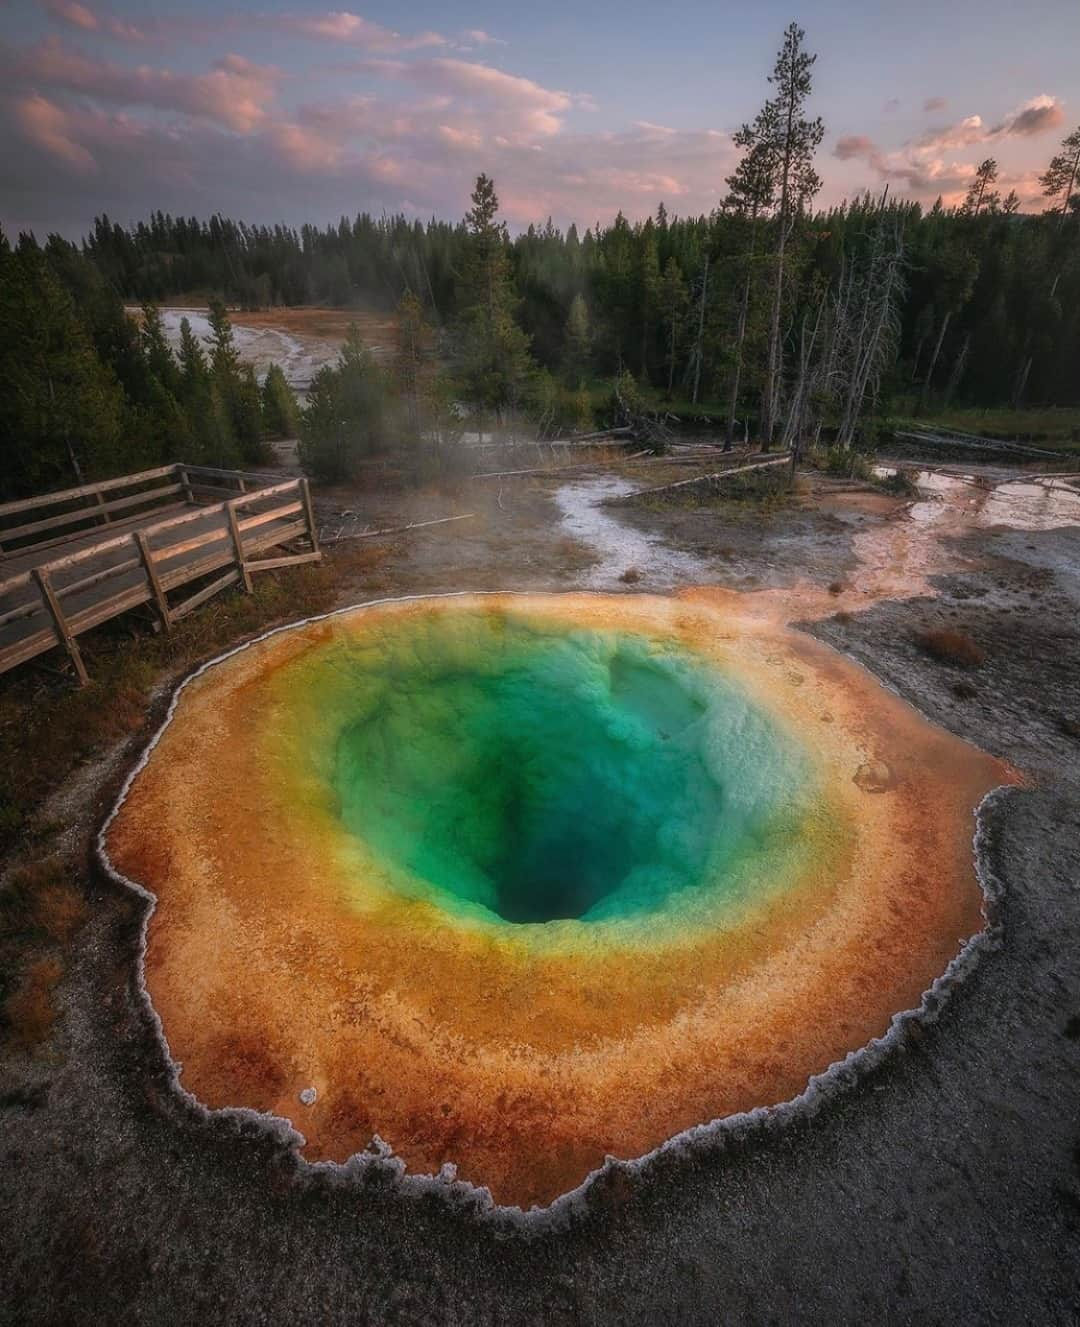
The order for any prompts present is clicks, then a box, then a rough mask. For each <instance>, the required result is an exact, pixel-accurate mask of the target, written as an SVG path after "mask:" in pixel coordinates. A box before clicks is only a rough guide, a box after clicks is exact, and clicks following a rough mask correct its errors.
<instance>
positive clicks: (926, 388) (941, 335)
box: [920, 309, 952, 410]
mask: <svg viewBox="0 0 1080 1327" xmlns="http://www.w3.org/2000/svg"><path fill="white" fill-rule="evenodd" d="M951 319H952V309H950V310H949V312H948V313H947V314H946V315H945V317H944V318H943V319H942V320H941V331H940V332H938V338H937V340H936V341H935V342H934V353H933V354H932V355H931V356H930V367H929V368H928V369H927V371H926V381H925V382H924V383H923V390H922V401H921V402H920V404H921V406H922V408H923V409H924V410H925V409H926V403H927V401H929V399H930V384H931V382H932V381H933V378H934V370H935V369H936V368H937V362H938V356H939V355H940V354H941V343H942V342H943V341H944V340H945V333H946V331H947V330H948V327H949V322H950V321H951Z"/></svg>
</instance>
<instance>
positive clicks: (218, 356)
mask: <svg viewBox="0 0 1080 1327" xmlns="http://www.w3.org/2000/svg"><path fill="white" fill-rule="evenodd" d="M208 320H209V323H210V336H209V338H208V344H209V347H210V368H211V369H212V371H213V373H214V377H215V378H217V379H218V381H219V382H222V383H225V382H231V381H232V380H233V379H234V378H235V377H236V375H237V372H238V370H239V367H240V358H239V356H238V354H237V351H236V340H235V338H234V336H233V329H232V323H231V322H230V321H229V315H228V313H227V311H226V309H225V305H224V303H223V302H222V301H221V300H220V299H218V298H217V297H216V296H215V297H214V298H213V299H211V300H210V312H209V315H208Z"/></svg>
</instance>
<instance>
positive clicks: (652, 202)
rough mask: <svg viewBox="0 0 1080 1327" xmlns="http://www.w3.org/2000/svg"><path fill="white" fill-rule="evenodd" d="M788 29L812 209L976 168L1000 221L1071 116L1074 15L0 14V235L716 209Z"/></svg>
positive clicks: (104, 10) (1052, 10)
mask: <svg viewBox="0 0 1080 1327" xmlns="http://www.w3.org/2000/svg"><path fill="white" fill-rule="evenodd" d="M792 19H794V20H795V21H796V22H798V23H799V24H800V25H801V26H802V27H803V28H804V29H805V30H806V40H807V46H808V48H809V49H810V50H812V51H814V52H816V53H817V56H818V60H817V64H816V66H815V71H814V92H813V96H812V99H811V102H810V107H809V109H810V112H811V113H812V114H817V115H820V116H822V118H823V119H824V121H825V125H826V136H825V140H824V142H823V144H822V147H821V150H820V153H819V158H818V170H819V173H820V175H821V176H822V178H823V181H824V185H823V189H822V192H821V194H820V195H819V197H818V200H817V203H818V205H819V206H827V205H829V204H832V203H835V202H838V201H840V200H841V199H842V198H844V197H850V196H852V195H854V194H856V193H859V192H861V191H863V190H866V189H874V190H878V189H880V188H881V187H882V186H883V185H884V184H885V183H888V184H889V186H890V189H891V191H892V192H893V193H896V194H900V195H902V196H908V197H912V198H917V199H919V200H920V201H922V202H924V203H927V204H931V203H933V201H934V199H935V198H937V197H938V196H939V195H941V196H943V197H944V199H945V201H946V203H952V202H958V201H960V200H961V199H962V197H963V194H964V191H965V190H966V187H967V185H968V183H969V181H970V179H971V176H972V175H973V173H974V170H975V167H976V166H977V165H978V163H979V162H980V161H981V160H983V159H984V158H985V157H989V156H992V157H994V158H995V159H996V160H997V161H998V163H999V166H1000V172H1001V173H1000V179H999V187H1000V188H1001V190H1002V191H1003V192H1008V191H1009V190H1010V189H1015V190H1016V192H1017V194H1018V195H1019V197H1020V199H1021V202H1022V205H1023V208H1024V210H1028V211H1035V210H1038V209H1039V208H1040V207H1041V206H1042V201H1041V199H1040V195H1039V186H1038V175H1039V174H1040V173H1041V172H1042V171H1043V170H1045V168H1046V164H1047V163H1048V161H1049V160H1050V158H1051V157H1052V156H1053V154H1054V152H1055V151H1056V149H1057V147H1058V144H1059V142H1060V140H1061V138H1062V137H1064V135H1065V134H1066V133H1067V132H1069V131H1070V130H1071V129H1073V128H1075V127H1076V126H1077V125H1078V124H1080V59H1078V52H1080V0H1028V3H1026V4H1024V5H1020V4H1018V3H1017V2H1016V0H944V2H943V0H903V2H902V3H901V2H900V0H894V2H893V3H882V2H881V0H801V3H799V0H783V2H780V0H753V2H752V3H751V2H746V3H734V2H733V0H674V2H672V0H667V2H666V3H665V0H653V2H652V3H650V4H645V3H643V0H577V2H576V3H567V2H566V0H548V2H547V3H546V4H536V3H533V4H528V5H522V4H518V5H515V6H508V5H506V4H505V3H502V4H496V3H494V2H493V0H442V2H441V3H435V0H412V3H410V4H408V5H403V4H401V3H400V0H398V3H391V2H390V0H372V3H369V4H364V5H363V6H362V7H359V8H357V9H331V8H327V7H325V6H324V5H322V4H320V3H318V0H277V2H276V3H275V0H269V2H268V3H267V4H266V5H265V6H263V5H260V6H259V7H246V8H245V7H240V6H239V5H237V4H236V3H235V0H214V2H213V3H212V2H211V0H154V2H153V3H145V2H144V3H134V2H133V0H0V144H2V145H3V146H2V147H0V225H2V226H3V228H4V230H5V232H7V233H8V234H10V235H12V236H14V235H16V234H17V233H18V232H19V231H20V230H33V231H34V232H35V233H36V234H37V235H38V236H39V238H41V237H44V236H45V235H47V234H48V233H50V232H52V231H58V232H60V233H61V234H64V235H67V236H69V237H70V238H73V239H77V238H79V237H80V236H81V235H83V234H84V233H85V232H86V231H87V229H88V228H89V226H90V224H91V223H92V220H93V218H94V217H95V216H96V215H98V214H100V213H107V214H108V215H109V216H110V217H111V218H112V219H113V220H115V221H120V222H123V223H129V222H131V221H135V220H138V219H140V218H142V217H145V216H146V215H147V214H148V213H149V212H151V211H152V210H157V209H161V210H163V211H169V212H173V213H182V214H185V215H196V216H203V217H205V216H208V215H209V214H211V213H213V212H222V213H224V214H226V215H229V216H232V217H235V218H237V219H243V220H247V221H251V222H268V223H270V222H277V221H283V222H286V223H288V224H290V225H298V224H301V223H303V222H305V221H310V222H314V223H317V224H326V223H329V222H336V221H337V220H338V219H339V218H340V217H341V216H343V215H347V216H350V217H351V216H353V215H355V214H356V213H357V212H359V211H368V212H371V213H373V214H376V215H378V214H381V213H383V212H387V213H396V212H405V213H406V214H407V215H413V216H419V217H421V218H427V217H429V216H432V215H435V216H440V217H444V218H448V219H452V220H456V219H457V218H459V217H460V216H461V215H462V214H463V212H464V210H465V208H466V207H467V205H468V195H469V192H470V190H471V188H472V185H473V182H474V180H475V177H476V175H477V174H478V173H479V172H481V171H484V172H486V173H487V174H489V175H492V176H493V177H494V179H495V182H496V186H497V189H498V192H499V196H500V199H501V202H502V214H503V216H504V217H505V218H506V220H507V222H508V223H509V224H510V226H511V228H512V229H515V230H517V229H520V228H522V227H524V226H526V225H528V224H529V222H531V221H536V222H543V221H544V220H546V219H547V217H549V216H550V217H552V218H553V219H554V221H555V222H556V224H557V225H560V226H566V225H568V224H569V223H570V222H576V223H577V225H578V226H579V227H583V226H589V225H593V224H594V223H596V222H598V221H599V222H605V223H606V222H608V221H610V220H611V218H612V217H614V215H615V214H616V212H617V211H619V210H620V209H621V210H622V211H623V212H624V213H625V214H626V215H627V216H629V217H630V218H632V219H636V218H639V217H642V216H645V215H648V214H650V213H654V212H655V211H656V209H657V207H658V205H659V204H660V203H661V202H663V203H664V204H665V206H666V207H667V210H668V212H669V213H675V214H679V215H684V216H685V215H697V214H700V213H703V212H708V211H709V210H711V208H713V207H714V206H716V204H717V203H718V201H719V200H720V198H721V197H722V196H723V194H724V192H725V185H724V177H725V176H726V175H728V174H730V173H731V170H732V169H733V167H734V165H735V162H736V161H737V159H738V152H737V149H736V148H735V147H734V145H733V143H732V140H731V135H732V133H733V131H734V130H736V129H737V128H738V126H739V124H740V123H741V122H743V121H744V120H749V119H752V118H753V116H754V114H755V112H756V111H757V109H758V108H759V106H760V104H761V102H762V101H763V99H764V98H765V97H766V96H767V95H768V90H769V88H768V84H767V82H766V76H767V75H768V73H769V72H770V70H771V68H772V65H773V61H774V58H775V53H776V50H777V48H778V46H779V44H780V41H781V38H782V35H783V31H784V28H785V26H786V24H787V23H788V22H790V21H791V20H792Z"/></svg>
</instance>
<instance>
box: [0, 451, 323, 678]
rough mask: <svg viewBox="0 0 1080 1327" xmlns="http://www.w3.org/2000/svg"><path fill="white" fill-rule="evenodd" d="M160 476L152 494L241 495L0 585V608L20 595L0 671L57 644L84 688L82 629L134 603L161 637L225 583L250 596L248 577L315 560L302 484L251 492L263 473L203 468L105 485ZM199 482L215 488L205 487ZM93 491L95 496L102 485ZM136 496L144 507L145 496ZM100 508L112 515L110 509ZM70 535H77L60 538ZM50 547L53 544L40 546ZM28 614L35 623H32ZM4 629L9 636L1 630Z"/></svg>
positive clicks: (3, 642) (7, 618) (6, 623)
mask: <svg viewBox="0 0 1080 1327" xmlns="http://www.w3.org/2000/svg"><path fill="white" fill-rule="evenodd" d="M164 476H169V477H171V478H172V480H173V482H172V483H169V484H166V485H163V486H159V488H158V490H157V492H158V495H159V496H160V494H161V493H163V492H167V493H168V494H171V493H172V492H174V491H179V492H185V495H186V494H187V492H189V491H190V492H191V493H192V494H194V492H196V491H200V490H202V489H204V488H215V489H217V491H219V492H220V491H222V486H223V483H224V482H228V483H236V484H237V485H238V487H239V488H240V489H241V491H240V492H239V493H237V496H235V497H231V498H227V499H225V500H224V501H220V502H216V503H210V504H209V505H204V506H197V507H186V509H185V510H184V511H183V512H182V514H179V515H174V516H171V517H167V518H166V519H163V520H158V521H154V522H153V523H151V524H149V525H142V526H140V527H139V528H137V529H134V530H129V531H127V532H126V533H124V534H118V535H114V536H111V537H110V536H104V537H103V538H101V539H96V540H94V542H93V543H91V544H89V545H87V546H86V547H84V548H80V549H79V550H78V551H77V552H73V553H69V554H67V555H65V556H59V557H55V558H52V559H49V560H46V561H41V562H39V563H37V564H36V565H34V566H33V567H31V568H30V569H29V570H27V571H23V572H21V573H20V574H18V575H15V576H11V577H8V578H7V579H5V580H3V581H0V603H3V601H4V600H5V599H10V598H13V597H14V598H16V599H19V598H22V601H21V602H17V603H16V604H15V605H14V606H12V607H10V608H8V609H7V610H6V611H3V612H0V672H4V671H6V670H7V669H9V668H13V667H15V666H16V665H17V664H20V663H23V662H26V661H27V660H29V659H31V658H34V657H35V656H36V655H38V654H41V653H43V652H44V651H45V650H48V649H51V648H53V647H54V646H56V645H58V644H59V645H63V646H64V648H65V649H66V650H67V652H68V654H69V656H70V658H71V661H72V663H73V665H74V667H75V671H76V673H77V674H78V676H79V679H80V681H82V682H85V681H87V672H86V667H85V664H84V663H83V659H82V655H81V653H80V651H79V645H78V639H77V638H78V636H80V635H81V634H82V633H83V632H84V631H88V630H90V628H91V627H95V626H98V625H99V624H100V623H102V622H105V621H107V620H108V619H110V618H113V617H116V616H118V615H119V614H120V613H123V612H126V611H127V610H128V609H131V608H135V607H138V606H139V605H141V604H151V605H152V606H153V608H154V609H155V611H156V613H157V616H158V618H159V619H160V622H161V625H162V627H163V628H164V629H165V630H166V631H167V630H169V629H170V628H171V626H172V624H173V623H174V622H176V621H177V620H178V619H180V618H182V617H184V616H185V615H186V614H187V613H190V612H191V611H192V610H193V609H194V608H197V607H198V606H199V605H200V604H202V603H205V602H206V600H208V599H209V598H211V597H212V596H213V595H215V594H217V593H218V592H219V591H221V590H223V589H225V588H226V587H227V586H229V585H232V584H235V583H237V582H239V583H241V584H242V586H243V588H244V589H245V590H247V591H250V590H251V588H252V576H253V575H254V574H255V573H257V572H260V571H268V570H272V569H274V568H277V567H287V566H296V565H299V564H301V563H305V562H314V561H317V560H318V559H319V557H320V556H321V555H320V551H319V544H318V535H317V531H316V525H315V518H314V514H313V511H312V506H311V495H310V492H309V490H308V483H307V480H306V479H289V480H286V481H284V482H281V483H270V484H269V485H267V486H264V487H254V485H256V484H258V483H259V482H260V481H262V480H263V479H264V477H263V476H257V475H250V474H243V473H242V472H240V471H224V470H210V469H208V468H207V467H197V466H170V467H164V468H163V469H162V470H160V471H146V472H143V474H141V475H129V476H126V478H125V479H124V480H110V481H107V483H108V484H110V485H111V486H112V487H113V488H121V489H122V488H124V487H130V486H132V485H135V484H145V483H147V482H148V481H150V480H156V479H159V478H161V477H164ZM203 479H206V480H210V481H217V482H211V483H207V484H204V483H202V482H201V481H202V480H203ZM97 487H98V490H100V488H101V487H102V486H100V485H99V486H97ZM248 490H250V491H248ZM91 491H93V490H91V488H90V487H89V486H88V487H87V489H85V490H83V489H80V490H74V489H73V490H69V491H68V492H67V493H65V494H52V495H49V498H45V499H40V500H37V501H38V502H39V503H40V505H41V506H42V507H45V506H47V505H49V504H50V500H51V501H52V502H54V503H55V502H70V501H71V500H73V499H74V498H75V497H82V496H84V494H85V493H87V492H91ZM106 491H108V490H106ZM224 491H229V490H228V489H225V490H224ZM136 496H137V497H138V498H140V499H143V500H145V501H150V500H151V490H149V489H147V490H145V491H144V492H142V493H140V494H138V495H136ZM106 505H109V506H113V508H114V509H115V504H112V503H109V504H106ZM131 505H134V503H132V504H131ZM14 507H17V508H20V510H21V511H22V512H25V511H27V510H30V508H28V507H27V506H26V505H25V504H10V503H9V504H8V505H7V507H6V508H0V520H2V518H3V516H4V515H5V514H7V513H8V512H10V511H11V510H12V508H14ZM252 508H256V509H257V510H251V509H252ZM99 510H100V509H99ZM245 512H249V513H250V514H246V515H245V514H244V513H245ZM90 514H96V513H93V512H92V511H91V509H83V510H81V511H77V512H71V513H68V515H77V517H78V518H80V519H84V520H85V519H86V517H87V515H90ZM56 519H58V518H48V517H47V518H42V519H41V520H39V521H34V522H24V523H23V525H22V527H21V534H20V535H18V536H16V537H26V536H27V535H28V534H30V533H33V532H34V531H31V530H30V529H29V528H28V527H30V526H36V527H37V530H38V531H48V530H55V529H56V528H58V527H57V525H55V524H51V523H50V524H46V522H52V521H54V520H56ZM15 530H17V531H18V530H20V527H15ZM81 533H83V532H78V534H81ZM103 534H104V532H103ZM11 537H12V531H11V530H9V531H8V532H7V533H6V535H5V534H0V539H4V538H11ZM72 537H76V536H73V535H71V534H69V535H68V538H72ZM299 540H303V541H304V542H305V543H306V544H307V545H308V547H307V548H306V549H304V548H303V545H301V549H300V551H297V547H296V542H295V541H299ZM51 542H54V540H52V539H50V540H49V541H47V543H51ZM47 543H46V544H39V545H35V544H29V545H25V546H24V547H23V548H22V549H19V550H18V552H19V553H20V554H21V553H24V552H30V553H34V552H36V551H37V550H38V549H39V548H41V547H45V546H47ZM288 545H292V548H291V549H289V550H288V551H287V553H286V554H281V555H278V556H273V557H262V558H259V557H257V556H256V555H257V554H259V553H260V552H265V551H267V550H270V549H273V548H275V547H283V546H288ZM103 563H104V564H106V565H102V564H103ZM95 564H96V565H95ZM215 571H223V574H222V575H220V576H218V577H216V578H215V579H214V580H213V581H211V582H210V583H209V584H207V585H204V586H203V587H202V588H200V589H199V590H198V591H197V592H196V593H194V594H192V595H190V596H189V597H188V598H186V599H184V600H182V601H180V602H175V601H170V599H169V594H170V593H171V592H172V591H175V590H177V589H179V588H181V587H182V586H184V585H187V584H190V583H191V582H194V581H197V580H202V579H203V578H205V577H206V576H208V575H210V574H212V573H213V572H215ZM24 596H25V597H24ZM35 618H40V619H41V621H40V624H39V623H38V622H36V621H35ZM5 628H9V629H10V630H8V631H6V632H5V630H4V629H5ZM5 637H6V639H5Z"/></svg>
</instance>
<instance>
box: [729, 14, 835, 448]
mask: <svg viewBox="0 0 1080 1327" xmlns="http://www.w3.org/2000/svg"><path fill="white" fill-rule="evenodd" d="M805 39H806V33H805V32H804V31H803V30H802V28H800V27H799V26H798V24H797V23H791V24H789V25H788V27H787V30H786V31H785V33H784V44H783V45H782V46H781V48H780V52H779V54H778V55H777V57H776V65H775V66H774V68H773V72H772V73H771V74H770V75H769V82H770V83H771V84H772V85H773V87H774V88H775V89H776V93H775V96H773V97H771V98H770V99H769V100H768V101H767V102H766V103H765V105H764V106H763V107H762V108H761V110H760V111H759V112H758V115H757V118H756V119H755V120H754V122H753V123H752V124H744V125H743V126H742V128H741V129H740V130H739V131H738V133H737V134H736V136H735V141H736V143H737V144H738V146H739V147H742V148H746V149H748V150H749V151H750V152H753V151H754V150H755V149H757V160H756V162H755V168H756V169H758V170H764V171H765V172H766V173H767V178H768V180H769V183H770V184H771V186H772V192H773V193H774V194H775V196H776V203H775V220H776V248H775V258H774V261H775V266H776V270H775V274H774V277H773V294H772V310H771V314H770V318H769V355H768V363H767V366H766V371H765V388H764V401H763V406H764V412H763V421H762V442H763V444H765V445H766V446H767V445H768V444H769V443H770V442H771V441H772V439H773V436H774V434H775V431H776V426H777V423H778V421H779V417H780V391H781V386H782V382H783V373H784V347H783V341H782V335H781V313H782V310H783V305H784V283H785V279H786V270H787V253H788V244H789V241H790V240H791V236H792V233H793V231H794V228H795V222H796V220H797V219H798V217H799V216H800V215H801V214H802V212H803V211H804V210H805V208H806V206H807V204H808V203H809V202H810V200H811V199H812V198H813V197H814V195H815V194H816V193H817V192H818V190H819V189H820V188H821V180H820V178H819V176H818V175H817V172H816V171H815V170H814V152H815V151H816V150H817V148H818V147H819V146H820V144H821V140H822V138H823V137H824V136H825V126H824V124H823V123H822V121H821V120H820V118H818V119H813V120H811V119H808V118H807V117H806V116H805V115H804V114H803V107H804V106H805V104H806V100H807V98H808V97H809V96H810V93H811V91H812V89H813V67H814V63H815V61H816V60H817V56H816V55H811V54H809V52H807V51H806V50H804V49H803V42H804V41H805Z"/></svg>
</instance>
